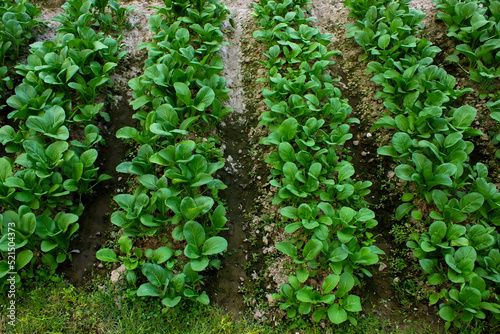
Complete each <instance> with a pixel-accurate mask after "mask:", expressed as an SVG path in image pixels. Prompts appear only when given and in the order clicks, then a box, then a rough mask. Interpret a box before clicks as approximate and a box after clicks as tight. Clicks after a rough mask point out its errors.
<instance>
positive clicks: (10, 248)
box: [0, 0, 125, 289]
mask: <svg viewBox="0 0 500 334" xmlns="http://www.w3.org/2000/svg"><path fill="white" fill-rule="evenodd" d="M94 8H95V4H94V2H92V1H90V0H87V1H81V0H74V1H68V2H67V3H66V4H64V5H63V9H65V13H64V14H59V15H58V16H56V17H55V18H54V20H56V21H59V22H61V23H63V25H62V26H61V27H59V28H58V34H57V36H56V38H55V40H54V41H48V42H37V43H33V44H32V45H31V49H30V55H29V56H28V58H27V61H26V64H19V65H17V66H16V67H15V68H16V70H17V73H18V74H19V75H21V76H23V81H22V83H21V84H20V85H19V86H17V87H16V88H15V94H14V95H12V96H10V97H9V98H8V99H7V104H8V106H9V107H10V108H11V112H10V113H9V114H8V118H9V119H10V122H9V123H10V124H11V125H4V126H3V127H2V128H1V129H0V141H1V143H2V144H3V145H4V147H5V151H6V152H7V155H5V156H3V157H2V158H0V171H1V175H0V206H1V207H2V208H3V209H4V210H5V211H4V212H3V213H2V214H0V221H1V224H2V237H1V239H0V251H1V252H2V258H4V260H2V261H0V267H1V270H0V279H1V280H2V281H1V288H2V289H3V287H4V285H5V283H6V278H7V276H6V275H7V273H8V272H16V271H18V270H20V269H22V268H23V267H25V266H27V265H28V264H30V266H29V267H28V268H27V272H26V271H25V272H24V274H25V275H27V276H28V277H30V278H31V277H34V276H35V275H36V276H38V277H47V276H50V275H51V274H52V273H53V272H54V271H55V269H56V268H57V266H58V264H60V263H62V262H64V261H65V260H66V259H68V258H69V259H71V257H72V256H71V253H70V252H68V249H69V243H70V240H71V238H72V237H74V236H75V233H76V232H77V231H78V228H79V224H78V219H79V216H80V215H81V214H82V212H83V209H84V208H83V205H82V201H81V197H82V195H84V194H86V193H88V192H89V191H90V190H91V189H92V188H93V187H94V186H95V185H96V184H97V183H98V182H101V181H104V180H106V179H109V176H108V175H105V174H102V175H98V169H99V168H98V167H96V165H95V161H96V159H97V155H98V153H97V150H96V149H95V148H94V147H96V146H97V145H98V144H100V143H101V140H102V137H101V136H100V135H99V130H98V128H97V127H96V126H95V125H93V124H92V123H93V121H94V120H95V118H96V117H97V116H98V115H99V114H101V116H103V117H104V118H107V114H105V113H104V112H103V111H102V110H101V109H102V107H103V105H104V104H103V103H100V104H98V105H94V103H95V99H96V97H97V96H98V94H99V92H100V91H102V90H103V89H104V88H105V87H110V86H111V85H112V82H111V80H110V78H109V75H110V73H111V72H112V70H113V68H114V67H115V66H116V65H117V62H118V61H119V60H120V59H121V58H122V57H123V56H124V55H125V52H120V50H119V49H120V46H119V40H115V39H114V38H111V37H106V36H105V35H104V34H103V33H102V32H99V33H96V32H95V30H94V29H93V28H92V25H93V24H97V23H98V19H97V17H96V15H95V13H94V12H92V9H94ZM5 17H6V16H5V15H4V18H5ZM70 132H71V136H70ZM14 256H15V257H14ZM14 259H15V260H14ZM20 279H21V278H20V275H19V274H16V281H17V282H18V283H19V282H20Z"/></svg>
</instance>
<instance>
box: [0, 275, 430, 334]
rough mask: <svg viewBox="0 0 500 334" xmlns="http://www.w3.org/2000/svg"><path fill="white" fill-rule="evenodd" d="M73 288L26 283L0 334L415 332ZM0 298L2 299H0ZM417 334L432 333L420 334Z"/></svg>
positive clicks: (381, 323) (384, 324) (367, 320)
mask: <svg viewBox="0 0 500 334" xmlns="http://www.w3.org/2000/svg"><path fill="white" fill-rule="evenodd" d="M98 281H99V280H96V281H94V283H93V284H91V285H88V286H84V287H74V286H73V285H71V284H70V283H68V282H66V281H64V280H61V281H59V282H41V283H32V284H26V285H24V286H23V288H22V289H21V290H20V291H18V296H17V304H16V312H17V313H16V326H15V327H14V328H12V327H11V326H10V325H8V324H7V318H6V317H5V315H6V314H7V312H6V310H5V307H6V305H7V303H6V301H5V300H3V301H1V306H0V309H1V312H0V313H1V322H0V332H1V333H23V334H24V333H30V334H31V333H43V334H49V333H53V334H55V333H64V334H73V333H106V334H113V333H116V334H118V333H119V334H129V333H130V334H137V333H168V334H216V333H217V334H219V333H221V334H283V333H293V334H295V333H296V332H299V333H301V334H333V333H346V334H372V333H402V334H403V333H419V332H418V331H415V329H412V328H411V326H405V329H404V330H401V329H399V328H398V326H397V325H396V324H395V323H391V322H390V321H389V320H380V319H378V318H377V317H376V316H375V315H373V314H366V315H361V316H359V317H358V326H352V325H350V324H348V323H344V324H342V325H341V326H336V325H333V324H330V323H329V322H326V326H325V327H322V326H320V325H319V324H314V325H312V324H311V322H309V321H306V320H303V319H295V320H294V321H291V320H288V319H283V320H282V321H283V322H280V323H279V324H278V326H271V325H269V324H262V323H259V322H257V321H255V320H254V319H253V315H252V314H248V315H247V316H246V317H243V318H242V319H241V320H234V319H233V318H232V316H231V315H230V314H228V313H227V312H225V311H223V310H222V309H220V308H218V307H217V306H203V305H201V304H196V303H184V304H182V305H179V306H180V307H178V308H175V309H169V310H168V311H167V312H164V311H162V309H163V307H162V306H161V305H160V304H159V303H158V300H157V299H151V300H145V299H143V298H136V297H134V296H130V297H127V296H128V294H127V291H126V289H125V288H123V287H116V286H113V285H112V284H111V283H109V282H105V283H95V282H98ZM2 298H5V297H4V296H2ZM420 333H432V332H431V331H425V332H420Z"/></svg>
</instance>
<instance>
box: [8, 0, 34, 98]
mask: <svg viewBox="0 0 500 334" xmlns="http://www.w3.org/2000/svg"><path fill="white" fill-rule="evenodd" d="M40 14H41V12H40V9H39V8H38V7H37V6H33V5H32V4H30V3H29V2H28V1H26V0H19V1H16V3H15V4H14V3H13V2H12V1H2V2H1V3H0V17H1V18H2V19H1V20H0V66H1V67H0V80H1V82H0V91H1V90H3V88H4V85H5V87H6V88H7V89H12V88H14V83H13V82H12V79H11V78H10V76H9V68H8V64H9V63H10V62H12V61H15V60H16V59H17V58H18V56H19V51H20V50H21V49H22V48H23V47H24V46H25V45H26V43H27V42H28V41H29V40H30V39H31V38H32V36H33V34H32V31H33V30H34V29H36V28H38V27H39V26H40V25H41V23H42V21H41V20H40V19H38V18H37V16H40ZM6 61H7V64H6Z"/></svg>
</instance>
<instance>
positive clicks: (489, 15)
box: [435, 0, 500, 159]
mask: <svg viewBox="0 0 500 334" xmlns="http://www.w3.org/2000/svg"><path fill="white" fill-rule="evenodd" d="M435 2H436V7H437V8H438V9H441V10H442V11H439V12H438V13H437V18H438V19H439V20H442V21H443V22H445V23H446V25H447V26H448V34H447V36H449V37H452V38H454V39H455V40H457V41H458V42H461V44H459V45H457V46H456V48H455V52H453V54H451V55H449V56H448V57H446V60H448V61H451V62H454V63H457V64H458V65H459V66H460V67H461V68H462V69H464V71H466V72H467V73H468V74H469V75H470V78H471V80H473V81H476V82H478V83H480V85H481V92H480V93H479V97H480V98H485V97H491V98H493V100H492V101H490V102H488V103H487V105H488V108H489V109H490V110H491V111H492V113H491V115H490V116H491V117H492V118H493V119H495V120H496V121H497V122H500V100H499V97H500V96H499V95H498V92H497V94H496V95H495V94H492V93H489V92H490V91H491V90H493V89H495V88H496V89H498V87H497V85H496V83H498V79H499V78H500V66H498V62H499V61H500V54H499V51H500V50H499V49H500V39H499V37H498V31H499V30H500V2H498V1H489V0H488V1H484V0H483V1H457V0H451V1H450V0H435ZM461 58H462V59H461ZM461 63H462V64H464V63H465V64H464V65H465V67H463V66H462V65H461ZM467 63H468V66H467ZM467 67H468V69H469V70H468V71H467V70H466V69H465V68H467ZM493 143H494V144H496V145H498V143H500V134H499V133H498V132H497V134H496V135H495V137H494V138H493ZM495 156H496V157H497V158H498V159H500V150H497V152H496V154H495Z"/></svg>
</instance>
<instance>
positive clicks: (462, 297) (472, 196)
mask: <svg viewBox="0 0 500 334" xmlns="http://www.w3.org/2000/svg"><path fill="white" fill-rule="evenodd" d="M408 4H409V1H406V0H405V1H397V2H393V1H385V0H382V1H372V0H368V1H357V0H349V1H346V2H345V5H346V6H347V7H348V8H349V9H351V14H350V15H352V16H354V17H356V18H357V22H356V23H353V24H350V25H349V31H348V37H354V39H355V40H356V42H357V43H358V44H359V45H361V46H362V47H363V49H364V50H365V51H366V53H367V57H368V58H371V59H376V60H377V61H372V62H370V63H369V64H368V71H367V74H370V73H374V76H373V77H372V81H374V82H375V83H377V84H379V85H381V86H382V87H383V89H382V90H381V91H379V92H377V94H376V95H375V96H376V97H381V98H383V99H384V101H385V102H384V106H385V107H386V108H387V109H388V111H389V112H390V114H386V115H384V116H382V117H381V118H380V119H379V120H378V121H377V122H376V123H375V125H374V126H373V129H375V128H379V127H382V128H386V129H390V130H391V131H392V132H393V135H392V142H391V144H390V145H387V146H383V147H380V148H379V149H378V153H379V154H381V155H386V156H391V157H392V158H393V159H394V161H395V162H397V163H399V165H398V166H397V167H396V169H395V173H396V175H397V176H398V177H399V178H400V179H402V180H404V181H405V182H406V183H408V185H409V189H410V191H408V192H407V193H405V194H404V195H403V197H402V200H403V202H404V203H403V204H402V205H400V206H399V207H398V208H397V210H396V218H397V219H398V220H400V219H402V218H403V217H404V216H405V215H406V214H408V213H410V212H411V217H412V219H415V220H420V221H423V222H424V223H425V224H426V225H427V226H428V232H424V233H421V234H412V235H410V237H411V239H412V240H411V241H408V242H407V245H408V247H410V248H412V249H413V254H414V255H415V257H416V258H418V259H420V260H419V261H420V265H421V266H422V268H423V270H424V272H425V273H426V274H427V275H428V280H427V281H428V283H429V284H430V285H435V286H436V291H438V289H440V291H439V292H438V293H433V294H431V295H430V297H429V299H430V303H431V304H435V303H437V302H438V301H441V303H440V304H439V315H440V316H441V318H443V319H444V320H446V328H448V327H449V326H450V325H451V323H453V324H454V325H455V326H457V327H459V326H461V322H466V323H469V322H471V321H473V320H474V319H476V320H479V321H480V320H483V319H486V318H488V319H489V321H491V322H497V321H498V320H499V319H500V304H499V302H500V300H499V296H498V295H497V293H498V287H499V284H500V276H499V272H498V269H499V268H500V267H499V265H500V251H499V249H498V248H499V242H500V237H499V234H498V231H497V228H496V227H497V226H499V225H500V194H499V193H498V189H497V188H496V187H495V185H494V184H493V183H492V182H491V179H490V178H489V177H488V170H487V168H486V166H485V165H484V164H482V163H476V164H475V165H471V163H470V156H469V155H470V153H471V152H472V151H473V149H474V145H473V143H472V142H471V141H470V138H471V137H473V136H478V135H482V133H481V132H480V131H479V130H477V129H473V128H471V124H472V122H473V121H474V118H475V116H476V110H475V109H474V108H472V107H470V106H466V105H464V106H461V107H459V108H453V107H451V105H452V103H453V102H454V101H456V100H457V99H458V98H459V97H460V96H462V95H464V94H466V93H467V92H469V91H471V89H464V90H456V89H455V83H456V80H455V78H454V77H453V76H451V75H449V74H448V73H446V71H445V70H444V69H443V68H440V67H438V66H436V65H433V61H434V57H435V55H436V54H437V53H438V52H440V49H439V48H438V47H436V46H433V45H432V43H431V42H429V41H428V40H426V39H425V38H418V37H416V35H417V34H418V33H419V31H421V29H422V28H423V26H422V25H421V22H422V20H423V19H424V18H425V15H424V14H423V13H422V12H420V11H417V10H413V9H409V7H408ZM425 206H427V209H429V210H427V209H426V210H422V208H423V207H425ZM426 211H430V213H429V214H428V216H427V215H425V216H424V213H423V212H426Z"/></svg>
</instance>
